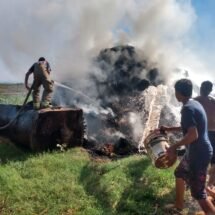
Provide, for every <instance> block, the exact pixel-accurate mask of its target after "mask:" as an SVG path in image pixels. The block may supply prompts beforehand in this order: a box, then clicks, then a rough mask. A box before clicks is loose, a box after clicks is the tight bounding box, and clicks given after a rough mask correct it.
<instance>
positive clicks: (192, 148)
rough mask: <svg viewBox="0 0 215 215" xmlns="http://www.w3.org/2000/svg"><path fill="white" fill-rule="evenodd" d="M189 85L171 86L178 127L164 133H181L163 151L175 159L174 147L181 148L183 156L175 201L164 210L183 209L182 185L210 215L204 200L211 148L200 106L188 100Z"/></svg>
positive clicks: (210, 208)
mask: <svg viewBox="0 0 215 215" xmlns="http://www.w3.org/2000/svg"><path fill="white" fill-rule="evenodd" d="M192 89H193V85H192V82H191V81H190V80H189V79H181V80H178V81H177V82H176V83H175V96H176V99H177V100H178V101H179V102H181V103H182V104H183V106H182V109H181V126H180V127H165V126H162V127H161V129H162V130H165V131H166V132H171V131H181V130H182V132H183V138H182V139H181V140H180V141H179V142H177V143H176V144H172V145H171V146H170V147H169V148H168V149H167V154H168V156H170V157H171V156H175V154H176V150H177V148H178V147H180V146H183V145H185V146H186V152H185V154H184V157H183V159H182V160H181V161H180V163H179V165H178V166H177V168H176V170H175V177H176V187H175V189H176V201H175V203H174V204H169V205H167V206H166V209H168V210H172V211H175V212H176V211H177V212H180V211H182V210H183V207H184V192H185V182H186V183H187V184H188V185H189V188H190V190H191V195H192V197H193V198H194V199H196V200H197V201H198V203H199V205H200V206H201V208H202V210H203V211H204V213H205V214H206V215H212V214H213V215H214V214H215V207H214V206H213V204H212V202H211V200H210V199H209V198H208V196H207V192H206V176H207V168H208V165H209V163H210V160H211V157H212V154H213V148H212V146H211V143H210V141H209V138H208V133H207V117H206V113H205V110H204V108H203V107H202V105H201V104H200V103H199V102H197V101H195V100H192V99H191V96H192Z"/></svg>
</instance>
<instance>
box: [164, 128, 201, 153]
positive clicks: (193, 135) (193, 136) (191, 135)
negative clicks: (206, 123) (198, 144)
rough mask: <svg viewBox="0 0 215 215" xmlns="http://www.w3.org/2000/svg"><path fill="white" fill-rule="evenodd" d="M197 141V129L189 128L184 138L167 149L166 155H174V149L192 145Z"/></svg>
mask: <svg viewBox="0 0 215 215" xmlns="http://www.w3.org/2000/svg"><path fill="white" fill-rule="evenodd" d="M197 139H198V131H197V128H196V127H190V128H188V131H187V133H186V134H185V136H184V137H183V138H182V139H181V140H180V141H179V142H177V143H176V144H173V145H171V146H170V147H169V148H168V150H167V152H168V154H172V153H174V154H175V152H176V149H177V148H178V147H179V146H183V145H189V144H191V143H193V142H194V141H195V140H197Z"/></svg>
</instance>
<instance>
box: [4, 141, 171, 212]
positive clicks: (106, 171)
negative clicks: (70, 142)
mask: <svg viewBox="0 0 215 215" xmlns="http://www.w3.org/2000/svg"><path fill="white" fill-rule="evenodd" d="M0 146H1V147H0V151H3V150H4V153H5V155H3V153H1V157H3V160H4V162H2V165H1V166H0V187H1V189H0V210H1V214H14V215H15V214H20V215H21V214H23V215H24V214H25V215H30V214H53V215H55V214H83V215H85V214H89V215H91V214H92V215H94V214H98V215H100V214H104V215H106V214H107V215H109V214H110V215H111V214H122V215H124V214H150V213H153V212H154V211H155V209H156V207H157V206H159V209H158V211H159V214H165V213H162V206H163V204H164V203H165V202H167V201H168V200H170V199H171V198H172V190H173V184H174V181H173V180H174V179H173V174H172V171H171V170H158V169H155V168H154V167H152V166H151V162H150V161H149V160H148V158H147V157H144V156H140V155H134V156H130V157H127V158H123V159H120V160H116V161H109V160H99V161H98V160H95V159H93V160H92V159H91V157H90V156H89V154H88V153H87V152H86V151H85V150H84V149H82V148H73V149H70V150H68V151H67V152H63V153H62V152H52V153H44V154H37V155H35V154H29V153H24V152H22V151H19V150H18V149H15V148H14V147H13V146H12V145H4V144H1V145H0ZM14 150H16V151H15V152H16V153H14V157H13V156H12V154H11V151H14ZM7 152H9V155H7Z"/></svg>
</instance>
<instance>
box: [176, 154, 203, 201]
mask: <svg viewBox="0 0 215 215" xmlns="http://www.w3.org/2000/svg"><path fill="white" fill-rule="evenodd" d="M206 176H207V166H206V167H205V168H202V169H199V170H195V169H193V168H190V165H189V160H188V159H187V158H186V156H184V157H183V158H182V160H181V162H180V163H179V165H178V167H177V168H176V170H175V177H176V178H182V179H183V180H184V181H185V182H186V183H187V185H188V186H189V187H190V191H191V195H192V197H193V198H195V199H196V200H201V199H206V198H207V194H206V190H205V184H206Z"/></svg>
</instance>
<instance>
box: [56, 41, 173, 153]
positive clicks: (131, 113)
mask: <svg viewBox="0 0 215 215" xmlns="http://www.w3.org/2000/svg"><path fill="white" fill-rule="evenodd" d="M93 66H94V67H93V69H92V71H91V72H90V75H89V76H88V78H87V80H85V81H82V82H81V81H80V80H75V81H70V82H65V83H64V84H65V85H67V86H69V87H71V88H72V89H76V90H79V91H81V92H83V93H84V94H85V95H87V96H88V97H89V98H91V99H93V100H94V101H95V103H96V105H95V103H94V104H92V103H91V101H89V100H87V99H86V98H84V97H81V96H80V95H76V94H75V93H74V92H72V91H71V92H70V91H68V90H65V89H62V88H58V89H57V91H56V93H55V102H56V104H61V103H63V104H64V105H67V106H70V107H81V108H82V109H83V112H84V119H85V124H86V135H85V139H84V147H85V148H88V149H90V150H92V151H93V152H95V153H96V154H99V155H107V156H112V155H114V154H116V155H120V156H123V155H129V154H133V153H136V152H138V144H139V142H140V141H141V138H142V133H143V130H144V129H145V126H146V125H145V123H146V121H147V117H148V114H149V111H148V109H147V105H146V102H147V100H150V99H152V98H146V96H145V95H146V94H144V92H145V91H146V90H147V89H148V88H149V87H153V88H156V86H158V85H160V84H164V78H163V77H162V75H161V74H160V72H159V69H158V68H156V67H151V66H150V65H149V64H148V62H147V60H146V59H144V58H142V57H141V55H140V54H138V52H137V51H136V50H135V48H134V47H133V46H129V45H127V46H117V47H113V48H108V49H104V50H102V51H101V52H100V53H99V55H98V57H97V58H96V59H94V65H93ZM62 96H63V98H65V99H64V100H63V101H62ZM162 116H164V112H163V113H162ZM173 119H174V115H173V116H172V119H171V121H172V123H174V120H173ZM159 120H160V119H158V121H159Z"/></svg>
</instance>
